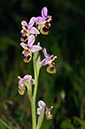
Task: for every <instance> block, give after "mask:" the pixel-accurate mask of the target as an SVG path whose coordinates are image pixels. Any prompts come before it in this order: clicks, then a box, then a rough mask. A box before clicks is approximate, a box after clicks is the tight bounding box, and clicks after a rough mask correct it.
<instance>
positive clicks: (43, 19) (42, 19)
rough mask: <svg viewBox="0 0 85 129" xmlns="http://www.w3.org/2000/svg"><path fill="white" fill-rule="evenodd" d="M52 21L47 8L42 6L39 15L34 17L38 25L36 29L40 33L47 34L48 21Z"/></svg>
mask: <svg viewBox="0 0 85 129" xmlns="http://www.w3.org/2000/svg"><path fill="white" fill-rule="evenodd" d="M51 21H52V16H50V15H48V9H47V8H46V7H43V8H42V10H41V16H38V17H36V18H35V22H36V24H37V25H38V29H39V30H40V32H41V33H42V34H45V35H47V34H48V32H49V27H50V26H51V24H50V22H51Z"/></svg>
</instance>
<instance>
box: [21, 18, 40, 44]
mask: <svg viewBox="0 0 85 129" xmlns="http://www.w3.org/2000/svg"><path fill="white" fill-rule="evenodd" d="M34 19H35V17H32V18H31V19H30V21H29V23H28V24H27V22H26V21H22V22H21V25H22V30H21V34H22V37H21V41H22V42H25V41H27V40H28V37H29V35H30V34H40V32H39V31H38V30H37V28H36V27H33V25H34Z"/></svg>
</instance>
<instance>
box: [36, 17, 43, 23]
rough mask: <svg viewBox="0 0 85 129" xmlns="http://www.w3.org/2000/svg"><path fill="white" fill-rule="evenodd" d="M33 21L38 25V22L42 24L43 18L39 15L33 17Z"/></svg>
mask: <svg viewBox="0 0 85 129" xmlns="http://www.w3.org/2000/svg"><path fill="white" fill-rule="evenodd" d="M35 22H36V24H38V25H40V24H42V23H43V22H44V19H43V18H42V17H40V16H39V17H36V18H35Z"/></svg>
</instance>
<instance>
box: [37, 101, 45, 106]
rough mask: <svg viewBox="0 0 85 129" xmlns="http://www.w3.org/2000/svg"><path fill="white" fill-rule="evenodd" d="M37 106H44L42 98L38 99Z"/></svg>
mask: <svg viewBox="0 0 85 129" xmlns="http://www.w3.org/2000/svg"><path fill="white" fill-rule="evenodd" d="M38 106H39V107H40V108H42V107H44V106H46V104H45V103H44V102H43V101H42V100H40V101H39V102H38Z"/></svg>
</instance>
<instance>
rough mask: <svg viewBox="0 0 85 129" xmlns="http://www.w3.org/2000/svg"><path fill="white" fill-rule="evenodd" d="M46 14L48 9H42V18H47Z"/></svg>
mask: <svg viewBox="0 0 85 129" xmlns="http://www.w3.org/2000/svg"><path fill="white" fill-rule="evenodd" d="M47 14H48V9H47V8H46V7H43V9H42V10H41V15H42V17H47Z"/></svg>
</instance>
